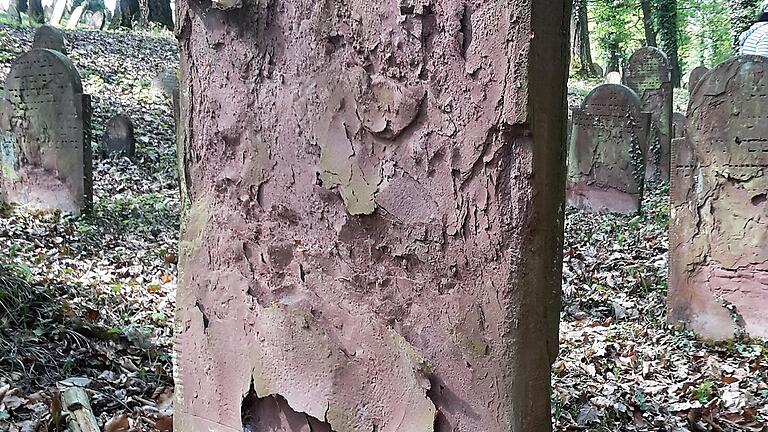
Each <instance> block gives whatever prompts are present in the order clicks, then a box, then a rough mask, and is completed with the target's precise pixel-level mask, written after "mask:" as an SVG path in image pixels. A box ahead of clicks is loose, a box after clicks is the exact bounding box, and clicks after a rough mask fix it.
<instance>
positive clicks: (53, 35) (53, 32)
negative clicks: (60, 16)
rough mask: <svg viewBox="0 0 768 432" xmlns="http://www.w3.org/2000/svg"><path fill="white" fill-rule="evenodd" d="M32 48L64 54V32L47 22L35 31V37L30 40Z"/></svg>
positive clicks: (65, 47) (65, 51)
mask: <svg viewBox="0 0 768 432" xmlns="http://www.w3.org/2000/svg"><path fill="white" fill-rule="evenodd" d="M59 3H63V2H59ZM32 48H44V49H52V50H54V51H58V52H60V53H62V54H64V55H66V54H67V46H66V43H65V41H64V33H62V31H61V30H59V29H57V28H55V27H52V26H49V25H47V24H46V25H42V26H40V27H39V28H38V29H37V31H35V38H34V41H33V42H32Z"/></svg>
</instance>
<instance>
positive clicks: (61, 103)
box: [0, 49, 92, 214]
mask: <svg viewBox="0 0 768 432" xmlns="http://www.w3.org/2000/svg"><path fill="white" fill-rule="evenodd" d="M5 91H6V97H7V99H6V100H4V101H0V104H2V108H0V131H3V132H2V137H1V138H2V141H0V199H1V200H3V201H4V202H8V203H14V204H20V205H25V206H28V207H30V208H32V209H41V210H49V209H58V210H61V211H63V212H65V213H72V214H78V213H80V211H81V210H83V209H86V208H87V207H89V206H90V202H91V189H92V182H91V157H92V156H91V148H90V138H91V137H90V99H89V97H88V95H84V94H83V89H82V85H81V83H80V75H79V74H78V72H77V70H76V69H75V67H74V65H73V64H72V62H70V61H69V59H68V58H67V57H66V56H64V55H63V54H61V53H60V52H58V51H54V50H49V49H33V50H31V51H29V52H28V53H25V54H22V55H21V56H19V58H17V59H16V61H15V62H14V64H13V66H12V68H11V70H10V72H9V73H8V76H7V77H6V81H5Z"/></svg>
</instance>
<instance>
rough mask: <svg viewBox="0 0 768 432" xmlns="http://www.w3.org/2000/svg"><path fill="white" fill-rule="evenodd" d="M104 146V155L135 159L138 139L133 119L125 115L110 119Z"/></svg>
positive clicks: (103, 141) (105, 130)
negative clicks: (135, 134)
mask: <svg viewBox="0 0 768 432" xmlns="http://www.w3.org/2000/svg"><path fill="white" fill-rule="evenodd" d="M102 144H103V145H104V153H106V154H107V155H109V156H127V157H128V158H131V159H133V157H134V155H135V154H136V138H135V136H134V131H133V122H132V121H131V119H130V118H129V117H128V116H126V115H124V114H118V115H116V116H114V117H112V118H111V119H109V121H108V122H107V126H106V127H105V128H104V136H103V137H102Z"/></svg>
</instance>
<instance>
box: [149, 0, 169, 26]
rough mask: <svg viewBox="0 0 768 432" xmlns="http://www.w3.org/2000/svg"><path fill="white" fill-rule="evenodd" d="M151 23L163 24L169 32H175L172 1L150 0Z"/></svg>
mask: <svg viewBox="0 0 768 432" xmlns="http://www.w3.org/2000/svg"><path fill="white" fill-rule="evenodd" d="M148 19H149V22H154V23H158V24H162V25H163V27H165V28H167V29H168V30H173V13H172V12H171V1H170V0H149V17H148Z"/></svg>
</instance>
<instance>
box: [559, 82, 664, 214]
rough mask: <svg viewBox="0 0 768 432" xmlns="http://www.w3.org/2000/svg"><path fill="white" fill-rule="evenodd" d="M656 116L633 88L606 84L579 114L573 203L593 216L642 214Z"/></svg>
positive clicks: (570, 192) (571, 168)
mask: <svg viewBox="0 0 768 432" xmlns="http://www.w3.org/2000/svg"><path fill="white" fill-rule="evenodd" d="M649 123H650V115H649V114H646V113H642V112H641V108H640V99H639V98H638V96H637V95H636V94H635V92H633V91H632V90H631V89H630V88H628V87H625V86H622V85H619V84H603V85H601V86H599V87H597V88H595V89H594V90H592V92H590V93H589V95H587V97H586V98H585V99H584V102H583V103H582V105H581V107H580V108H576V109H574V111H573V132H572V135H571V145H570V152H569V158H568V184H567V192H566V196H567V199H568V203H569V204H570V205H572V206H575V207H579V208H582V209H585V210H589V211H595V212H600V211H610V212H617V213H624V214H630V213H636V212H638V211H639V210H640V206H641V203H642V197H643V187H644V165H643V161H644V159H645V153H646V151H647V135H648V128H649Z"/></svg>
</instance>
